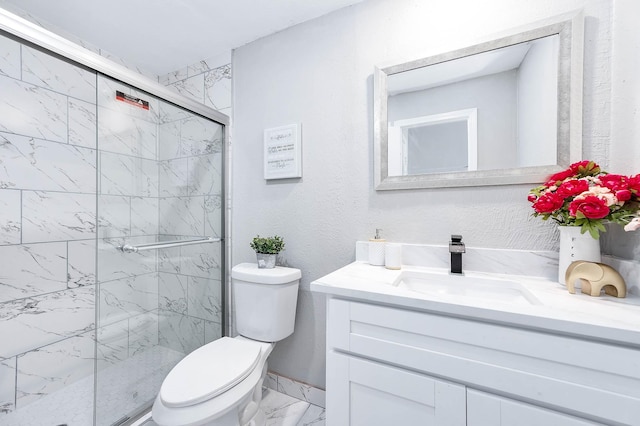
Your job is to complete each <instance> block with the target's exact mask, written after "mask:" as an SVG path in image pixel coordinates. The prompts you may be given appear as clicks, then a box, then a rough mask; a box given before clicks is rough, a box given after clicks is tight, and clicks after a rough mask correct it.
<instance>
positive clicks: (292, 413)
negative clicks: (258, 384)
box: [260, 389, 310, 426]
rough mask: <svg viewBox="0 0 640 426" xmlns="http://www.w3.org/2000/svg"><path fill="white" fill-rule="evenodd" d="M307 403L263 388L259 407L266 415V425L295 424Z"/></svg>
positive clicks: (304, 410)
mask: <svg viewBox="0 0 640 426" xmlns="http://www.w3.org/2000/svg"><path fill="white" fill-rule="evenodd" d="M309 405H310V404H309V403H308V402H305V401H300V400H298V399H295V398H292V397H290V396H287V395H284V394H282V393H278V392H274V391H272V390H270V389H263V392H262V402H261V403H260V408H261V409H262V410H263V411H264V413H265V415H266V417H267V422H266V425H267V426H296V425H297V424H298V422H299V421H300V419H301V418H302V416H304V413H305V412H306V411H307V409H308V408H309Z"/></svg>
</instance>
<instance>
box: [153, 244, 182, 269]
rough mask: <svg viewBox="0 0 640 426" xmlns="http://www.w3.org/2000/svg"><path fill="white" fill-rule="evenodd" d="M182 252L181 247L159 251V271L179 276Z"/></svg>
mask: <svg viewBox="0 0 640 426" xmlns="http://www.w3.org/2000/svg"><path fill="white" fill-rule="evenodd" d="M180 252H181V247H173V248H167V249H160V250H158V271H161V272H167V273H172V274H179V273H180V270H181V268H180Z"/></svg>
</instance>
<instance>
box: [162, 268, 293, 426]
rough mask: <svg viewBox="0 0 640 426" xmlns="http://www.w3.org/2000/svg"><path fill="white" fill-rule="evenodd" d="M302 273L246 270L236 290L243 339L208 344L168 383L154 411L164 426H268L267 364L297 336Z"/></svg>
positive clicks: (237, 272)
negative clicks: (280, 344) (278, 346)
mask: <svg viewBox="0 0 640 426" xmlns="http://www.w3.org/2000/svg"><path fill="white" fill-rule="evenodd" d="M300 276H301V274H300V271H299V270H298V269H293V268H283V267H276V268H275V269H259V268H257V265H255V264H247V263H244V264H240V265H237V266H236V267H234V268H233V269H232V272H231V278H232V280H231V286H232V291H233V295H234V308H235V314H236V323H237V329H238V333H240V335H239V336H237V337H235V338H231V337H223V338H221V339H218V340H215V341H213V342H211V343H208V344H206V345H204V346H202V347H200V348H198V349H196V350H195V351H193V352H192V353H190V354H189V355H187V356H186V357H185V358H184V359H183V360H182V361H180V362H179V363H178V364H177V365H176V366H175V367H174V368H173V369H172V370H171V372H169V374H168V375H167V377H166V378H165V380H164V382H163V383H162V386H161V388H160V392H159V393H158V395H157V397H156V399H155V401H154V404H153V409H152V417H153V420H154V422H156V423H157V424H158V425H159V426H199V425H210V426H262V425H264V424H265V421H266V419H265V416H264V413H262V411H261V410H260V408H259V404H260V400H261V399H262V384H263V381H264V378H265V376H266V373H267V358H268V357H269V354H271V351H272V350H273V348H274V347H275V342H277V341H279V340H282V339H284V338H285V337H287V336H289V335H290V334H291V333H293V328H294V319H295V310H296V304H297V292H298V284H299V279H300Z"/></svg>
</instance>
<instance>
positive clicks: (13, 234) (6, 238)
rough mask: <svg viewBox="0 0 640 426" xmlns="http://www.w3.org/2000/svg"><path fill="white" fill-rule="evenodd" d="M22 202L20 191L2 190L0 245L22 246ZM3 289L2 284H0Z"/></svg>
mask: <svg viewBox="0 0 640 426" xmlns="http://www.w3.org/2000/svg"><path fill="white" fill-rule="evenodd" d="M0 150H1V148H0ZM20 200H21V194H20V191H15V190H8V189H0V245H1V244H20V237H21V235H22V215H21V201H20ZM1 287H2V284H0V288H1Z"/></svg>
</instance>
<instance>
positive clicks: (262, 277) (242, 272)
mask: <svg viewBox="0 0 640 426" xmlns="http://www.w3.org/2000/svg"><path fill="white" fill-rule="evenodd" d="M301 276H302V273H301V272H300V269H296V268H286V267H284V266H276V267H275V268H271V269H266V268H263V269H261V268H258V265H257V264H256V263H241V264H239V265H236V266H234V267H233V269H231V278H234V279H237V280H242V281H248V282H252V283H258V284H286V283H290V282H292V281H295V280H299V279H300V277H301Z"/></svg>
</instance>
